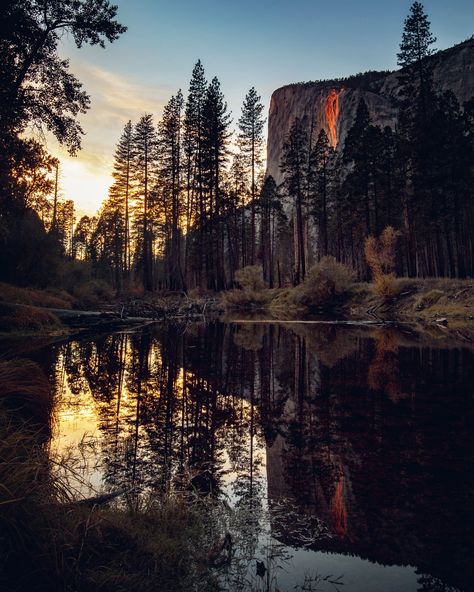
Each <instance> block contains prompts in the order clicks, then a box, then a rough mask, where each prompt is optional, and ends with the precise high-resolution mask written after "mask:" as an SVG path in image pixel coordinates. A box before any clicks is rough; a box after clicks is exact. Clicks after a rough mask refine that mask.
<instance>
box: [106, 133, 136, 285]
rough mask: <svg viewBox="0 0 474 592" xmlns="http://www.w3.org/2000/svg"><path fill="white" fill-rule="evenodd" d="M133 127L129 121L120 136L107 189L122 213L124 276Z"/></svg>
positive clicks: (127, 264)
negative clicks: (110, 184)
mask: <svg viewBox="0 0 474 592" xmlns="http://www.w3.org/2000/svg"><path fill="white" fill-rule="evenodd" d="M133 142H134V139H133V127H132V122H131V121H129V122H128V123H127V124H126V125H125V127H124V130H123V133H122V135H121V136H120V139H119V142H118V144H117V148H116V150H115V157H114V170H113V172H112V176H113V178H114V183H113V185H112V186H111V187H110V189H109V198H110V199H111V200H112V201H113V202H114V209H115V210H117V211H118V212H121V213H122V217H123V228H124V237H123V254H122V257H121V260H122V269H123V273H124V274H125V276H127V275H129V273H130V270H131V259H130V197H131V193H132V175H133V165H134V161H133Z"/></svg>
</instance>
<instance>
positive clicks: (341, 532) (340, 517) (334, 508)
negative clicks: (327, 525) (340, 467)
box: [331, 476, 347, 538]
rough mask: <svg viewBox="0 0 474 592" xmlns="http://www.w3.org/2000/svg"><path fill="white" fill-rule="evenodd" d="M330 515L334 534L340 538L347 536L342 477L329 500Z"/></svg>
mask: <svg viewBox="0 0 474 592" xmlns="http://www.w3.org/2000/svg"><path fill="white" fill-rule="evenodd" d="M331 515H332V520H333V525H334V530H335V531H336V534H337V535H338V536H340V537H341V538H343V537H345V536H346V534H347V508H346V500H345V499H344V476H341V478H340V479H339V481H338V483H337V484H336V491H335V492H334V497H333V498H332V500H331Z"/></svg>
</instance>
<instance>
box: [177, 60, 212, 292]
mask: <svg viewBox="0 0 474 592" xmlns="http://www.w3.org/2000/svg"><path fill="white" fill-rule="evenodd" d="M207 86H208V84H207V81H206V76H205V72H204V67H203V65H202V63H201V60H198V61H197V63H196V65H195V66H194V69H193V72H192V76H191V81H190V84H189V91H188V97H187V100H186V106H185V115H184V137H183V147H184V154H185V167H186V232H185V248H184V277H185V278H186V282H187V281H188V278H187V275H188V272H187V269H188V262H189V260H191V259H192V260H193V261H194V262H195V268H196V274H197V276H198V277H197V283H198V284H200V283H201V275H202V261H203V256H204V255H203V249H204V246H203V244H204V238H203V229H202V228H201V229H200V231H199V234H198V236H197V237H196V236H194V237H193V239H194V241H193V244H194V247H195V249H194V251H195V252H191V248H190V247H191V244H190V241H191V232H190V231H191V226H192V224H193V223H197V222H198V220H199V219H203V218H204V216H205V211H204V193H203V192H204V187H203V166H204V165H203V154H204V153H203V117H204V115H203V111H204V103H205V101H206V92H207ZM197 261H199V264H197Z"/></svg>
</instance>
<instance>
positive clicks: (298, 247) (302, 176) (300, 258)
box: [280, 117, 308, 284]
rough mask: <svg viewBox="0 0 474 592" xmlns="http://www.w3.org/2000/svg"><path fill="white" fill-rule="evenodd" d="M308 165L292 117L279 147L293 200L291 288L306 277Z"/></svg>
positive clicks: (304, 142) (299, 125)
mask: <svg viewBox="0 0 474 592" xmlns="http://www.w3.org/2000/svg"><path fill="white" fill-rule="evenodd" d="M307 163H308V134H307V132H306V129H305V126H304V124H303V122H302V121H301V119H299V118H298V117H296V118H295V119H294V121H293V123H292V125H291V128H290V131H289V133H288V135H287V136H286V139H285V143H284V144H283V154H282V160H281V164H280V168H281V170H282V172H283V175H284V179H285V181H284V186H285V189H286V191H287V194H288V195H289V196H290V197H291V198H292V199H293V200H294V204H295V216H294V233H295V261H294V276H293V282H294V284H299V283H300V282H302V281H304V278H305V275H306V249H305V241H304V223H305V220H304V211H303V208H304V205H305V202H306V194H305V189H306V187H307V179H306V173H307Z"/></svg>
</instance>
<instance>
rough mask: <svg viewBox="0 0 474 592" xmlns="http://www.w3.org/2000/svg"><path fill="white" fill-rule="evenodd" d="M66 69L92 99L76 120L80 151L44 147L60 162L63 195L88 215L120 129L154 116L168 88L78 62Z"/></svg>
mask: <svg viewBox="0 0 474 592" xmlns="http://www.w3.org/2000/svg"><path fill="white" fill-rule="evenodd" d="M71 69H72V71H73V72H74V73H75V74H76V76H77V77H78V78H79V80H81V82H82V83H83V85H84V88H85V89H86V91H87V92H88V93H89V94H90V96H91V99H92V105H91V108H90V110H89V111H88V113H87V114H86V115H85V116H83V118H82V120H81V123H82V126H83V128H84V131H85V133H86V135H85V136H84V139H83V143H82V144H83V148H82V150H81V151H80V153H79V154H78V156H76V157H71V156H69V155H68V154H67V152H66V151H65V150H64V149H62V148H61V147H60V146H57V144H56V143H55V142H54V141H53V140H50V141H49V142H48V148H49V150H50V152H51V153H52V154H54V155H55V156H58V157H59V158H60V160H61V163H62V175H61V177H62V181H61V184H62V188H63V192H64V195H65V196H66V197H67V198H71V199H73V200H74V201H75V203H76V206H77V208H78V210H79V211H81V212H86V213H89V214H90V213H94V212H95V211H96V210H97V209H98V207H99V206H100V204H101V202H102V201H103V199H104V198H105V197H106V196H107V191H108V188H109V186H110V184H111V182H112V177H111V169H112V164H113V154H114V150H115V145H116V144H117V141H118V139H119V137H120V135H121V133H122V130H123V127H124V125H125V124H126V123H127V121H128V120H129V119H130V120H132V122H136V121H137V120H138V119H139V117H140V116H141V115H143V114H145V113H153V114H154V115H155V116H156V117H157V118H159V117H160V115H161V113H162V110H163V106H164V105H165V103H166V102H167V101H168V100H169V98H170V96H171V94H172V93H173V92H174V89H169V88H166V87H159V86H152V85H149V84H147V83H143V82H142V81H140V80H134V79H129V78H125V77H124V76H121V75H119V74H116V73H115V72H111V71H108V70H105V69H103V68H99V67H97V66H95V65H93V64H87V63H85V62H80V61H75V62H74V63H73V64H72V68H71Z"/></svg>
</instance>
